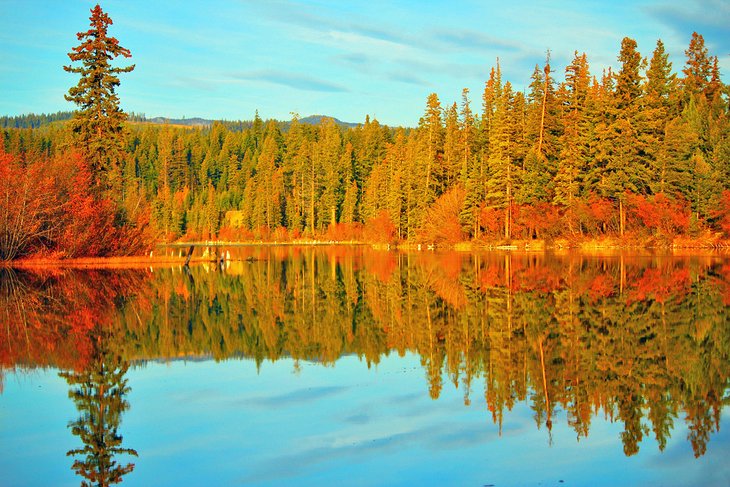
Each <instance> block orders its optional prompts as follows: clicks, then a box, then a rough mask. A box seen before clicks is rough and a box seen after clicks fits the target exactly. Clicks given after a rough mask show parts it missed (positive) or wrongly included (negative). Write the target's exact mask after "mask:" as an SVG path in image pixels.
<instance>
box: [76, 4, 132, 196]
mask: <svg viewBox="0 0 730 487" xmlns="http://www.w3.org/2000/svg"><path fill="white" fill-rule="evenodd" d="M89 20H90V21H91V28H90V29H89V30H87V31H86V32H79V33H78V34H76V37H77V38H78V40H79V41H80V42H81V43H80V44H79V45H78V46H76V47H74V48H72V49H71V52H70V53H68V57H69V58H70V59H71V61H72V62H74V63H77V62H78V63H81V66H78V67H74V66H64V67H63V69H64V70H65V71H67V72H69V73H74V74H78V75H80V79H79V82H78V84H77V85H76V86H73V87H71V88H70V89H69V91H68V95H66V100H68V101H70V102H73V103H75V104H76V105H78V107H79V110H78V111H77V112H76V113H75V114H74V118H73V119H72V121H71V127H72V130H73V133H74V134H75V136H76V145H77V147H78V148H79V150H80V151H81V153H82V155H83V156H84V157H85V158H86V160H87V161H88V163H89V164H90V166H91V168H92V178H93V182H94V183H95V184H96V185H97V187H99V188H101V189H102V190H112V191H113V193H112V194H113V195H116V196H117V197H118V196H119V195H120V194H121V183H122V181H121V180H122V173H121V167H122V163H123V158H124V144H125V141H124V121H125V120H126V119H127V115H126V114H125V113H124V112H123V111H122V110H121V108H119V97H118V96H117V93H116V88H117V87H118V86H119V78H118V76H117V75H118V74H120V73H128V72H130V71H132V70H133V69H134V65H130V66H126V67H114V66H112V64H111V61H112V60H113V59H114V58H116V57H118V56H122V57H125V58H129V57H131V56H132V54H131V52H130V51H129V49H126V48H124V47H122V46H120V45H119V41H118V40H117V39H115V38H114V37H110V36H109V35H108V33H107V31H108V28H109V26H110V25H112V19H111V18H110V17H109V16H108V15H107V14H106V13H104V11H103V10H102V9H101V7H100V6H99V5H96V7H94V8H93V9H91V17H89Z"/></svg>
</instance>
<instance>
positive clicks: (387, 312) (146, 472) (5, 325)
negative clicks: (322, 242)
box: [0, 246, 730, 487]
mask: <svg viewBox="0 0 730 487" xmlns="http://www.w3.org/2000/svg"><path fill="white" fill-rule="evenodd" d="M226 250H228V252H229V253H230V256H231V260H230V261H227V262H225V263H223V264H222V265H215V264H212V263H211V264H209V263H204V264H195V265H192V266H191V267H190V268H189V269H186V268H183V267H153V268H135V269H117V270H79V269H77V270H73V269H61V268H46V269H38V270H33V271H30V270H19V269H18V270H10V269H0V472H2V474H0V484H1V485H3V486H35V485H38V486H45V485H54V486H63V485H79V484H80V483H81V482H82V481H88V482H90V483H91V484H92V485H109V484H113V483H115V482H118V481H121V482H122V483H123V485H135V486H136V485H140V486H147V485H175V486H179V485H318V486H321V485H343V484H344V485H459V486H461V485H465V486H470V485H473V486H496V487H501V486H512V485H515V486H522V485H535V486H537V485H541V486H571V485H572V486H576V485H592V486H595V485H606V486H609V485H610V486H615V485H663V486H686V485H710V486H712V485H718V486H726V485H730V463H729V462H728V461H727V458H729V457H730V434H728V429H729V428H730V413H729V412H728V403H729V402H730V394H729V390H730V389H729V387H728V386H729V385H730V256H728V255H727V254H724V255H722V254H701V255H684V256H677V255H655V254H651V253H648V252H634V253H631V254H629V253H617V254H607V255H603V256H595V255H580V254H518V253H514V254H511V253H483V254H476V253H474V254H472V253H434V252H414V253H399V252H392V251H391V252H387V251H374V250H370V249H368V248H365V247H344V246H343V247H291V246H281V247H230V248H228V249H226Z"/></svg>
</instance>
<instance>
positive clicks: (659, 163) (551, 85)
mask: <svg viewBox="0 0 730 487" xmlns="http://www.w3.org/2000/svg"><path fill="white" fill-rule="evenodd" d="M685 53H686V62H685V65H684V66H683V67H681V69H679V70H677V69H675V68H674V67H673V66H672V65H671V63H670V62H669V61H668V55H667V53H666V52H665V48H664V45H663V44H662V42H661V41H658V42H657V44H656V48H655V49H654V51H653V53H651V55H649V56H648V57H646V58H645V57H643V55H642V54H641V53H639V52H638V51H637V45H636V42H635V41H634V40H632V39H630V38H624V39H623V41H622V42H621V45H620V51H619V55H618V63H617V68H616V69H615V70H607V71H604V72H601V73H596V72H593V71H592V70H591V68H590V65H589V57H588V55H586V54H585V53H579V52H576V53H575V55H574V58H573V60H572V62H571V63H570V64H569V65H568V66H567V67H566V68H565V72H564V73H558V72H554V71H553V68H552V67H551V65H550V59H549V58H548V60H547V61H546V63H545V64H544V65H543V66H535V70H534V72H533V73H532V76H531V77H530V78H529V79H530V82H529V87H528V89H527V90H526V91H525V92H524V93H523V92H521V91H517V90H515V89H514V88H513V85H512V83H511V82H510V81H507V80H503V79H502V74H501V70H500V65H499V63H497V64H496V65H495V66H494V67H493V68H492V70H491V74H490V76H489V79H488V80H487V81H486V83H485V87H484V91H483V93H480V94H478V95H477V97H478V98H477V97H473V95H472V94H471V93H470V92H469V90H467V89H464V91H463V93H462V96H461V100H459V102H455V103H442V102H441V100H440V99H439V97H438V96H437V95H436V94H435V93H434V94H431V95H429V96H428V98H427V100H426V106H425V109H424V113H423V116H422V118H421V119H420V120H419V121H418V123H417V126H415V127H413V128H391V127H386V126H383V125H381V124H379V123H378V121H377V120H373V119H370V118H367V119H366V120H365V122H364V123H362V124H361V125H359V126H357V127H354V128H348V127H346V126H342V125H338V124H336V123H335V122H334V121H333V120H331V119H327V118H323V119H322V120H321V122H320V123H319V124H318V125H310V124H306V123H302V122H301V121H298V120H296V119H294V120H292V121H291V123H290V124H280V123H278V122H275V121H268V122H266V121H263V120H261V119H260V118H259V117H258V114H257V115H256V117H255V119H254V120H253V123H243V122H241V123H238V124H236V123H231V122H229V123H219V122H217V123H214V124H213V125H212V126H210V127H182V126H177V125H172V124H166V125H155V124H150V123H142V122H127V124H126V128H125V140H126V143H125V144H126V145H125V147H126V151H125V153H124V156H123V160H122V161H121V162H120V163H119V164H117V165H116V166H114V168H113V174H112V173H110V174H109V178H110V181H112V182H113V184H111V185H110V188H111V192H107V193H105V195H104V196H105V198H106V201H108V203H109V205H110V207H111V208H116V210H115V211H113V212H111V213H109V214H107V216H106V217H105V218H107V219H109V222H108V223H109V225H111V226H115V227H119V228H121V227H124V226H127V227H131V228H135V230H136V231H137V233H136V234H135V239H136V240H135V241H139V240H140V239H142V240H144V241H145V242H147V243H149V242H151V241H172V240H176V239H181V238H184V239H192V240H198V239H205V240H208V239H216V238H217V239H221V240H272V241H274V240H275V241H282V240H288V239H296V238H317V239H327V240H351V239H353V240H361V241H373V242H396V241H400V242H405V241H407V242H423V243H435V244H437V245H438V244H444V245H450V244H454V243H457V242H460V241H469V240H472V241H475V242H477V243H478V242H509V241H511V240H515V239H520V240H532V239H538V240H547V241H554V240H556V239H560V240H561V241H566V242H568V243H570V242H577V241H580V240H584V239H588V238H606V237H608V238H611V239H614V240H615V241H618V242H629V241H630V242H637V241H640V242H643V243H645V244H646V243H649V244H652V245H655V244H660V245H668V244H671V243H672V241H673V239H676V238H677V237H681V238H682V239H684V240H685V241H687V240H689V239H694V240H695V241H698V240H703V241H706V242H715V241H717V239H718V238H721V234H722V233H723V232H724V235H725V238H727V236H728V235H730V192H728V190H730V138H729V137H728V135H729V133H730V122H729V121H728V115H729V112H728V97H729V95H730V91H729V90H728V86H727V85H725V84H724V83H723V82H722V80H721V77H720V71H719V66H718V58H717V57H716V56H713V55H710V54H709V53H708V50H707V48H706V47H705V45H704V40H703V38H702V36H701V35H698V34H694V35H693V36H692V38H691V40H690V44H689V47H688V48H687V50H686V51H685ZM503 62H509V60H504V61H503ZM528 77H529V73H526V74H525V78H526V79H527V78H528ZM520 81H522V80H520ZM3 142H4V144H3V145H4V149H3V152H1V153H0V172H2V174H3V175H2V177H0V181H2V182H0V196H2V198H3V200H5V201H10V200H12V201H11V202H10V203H6V206H3V208H4V210H3V211H4V215H0V226H2V225H5V226H8V225H9V224H10V223H9V222H11V221H12V218H13V214H14V213H13V211H16V213H17V211H21V210H20V209H19V208H24V207H23V206H22V201H21V199H19V198H18V197H17V196H18V194H19V191H18V188H19V185H21V182H22V181H31V180H32V179H33V178H36V179H38V180H40V181H45V182H46V183H47V184H48V185H50V186H53V187H54V188H55V189H53V190H52V191H53V194H55V195H57V198H59V199H58V200H57V201H55V202H53V203H51V207H50V208H51V209H53V208H59V207H62V206H63V205H67V202H68V201H69V199H73V197H74V195H75V193H76V192H77V191H81V192H82V193H83V191H84V189H83V188H81V186H79V185H82V183H83V181H81V180H80V179H79V176H78V174H77V177H76V178H75V179H74V177H73V174H75V172H74V171H77V172H78V173H82V172H83V171H80V172H79V171H78V170H76V169H69V168H68V167H67V166H69V165H70V166H73V164H70V163H69V162H68V161H69V159H70V158H71V152H70V151H71V149H70V147H71V146H72V144H71V135H70V133H69V131H68V129H67V128H66V127H65V126H63V125H58V124H51V125H42V126H41V127H40V128H34V129H16V128H11V127H9V128H5V129H3ZM58 165H61V166H63V167H66V169H64V170H62V171H61V172H62V173H63V174H65V175H66V176H65V178H66V180H67V182H66V183H63V184H66V185H65V186H63V184H62V182H59V180H58V179H54V180H53V181H46V179H45V178H46V177H47V176H49V175H51V174H54V170H55V169H53V168H54V167H57V166H58ZM29 177H30V178H31V180H28V178H29ZM81 179H83V177H82V178H81ZM74 181H75V182H74ZM31 183H32V181H31ZM31 183H29V188H30V189H38V188H40V187H42V185H39V184H31ZM44 184H45V183H44ZM59 184H61V186H59ZM79 188H81V189H79ZM43 191H45V192H47V191H50V190H49V189H46V190H43ZM6 198H10V200H8V199H6ZM59 202H60V204H59ZM16 204H17V205H20V206H19V208H15V209H14V205H16ZM54 205H55V206H54ZM79 205H80V206H78V208H77V209H76V210H74V209H73V208H71V206H73V205H71V206H68V205H67V206H68V207H69V208H71V211H66V212H64V214H65V215H66V217H67V218H68V217H69V215H73V214H74V211H77V212H79V214H83V212H84V211H86V209H84V206H83V204H82V203H79ZM38 211H40V212H43V211H44V210H40V209H39V210H38ZM105 211H106V210H105ZM110 211H111V210H110ZM112 214H113V215H112ZM110 215H112V216H110ZM79 218H80V219H85V218H86V216H84V217H81V216H80V217H79ZM42 219H43V218H40V220H42ZM39 224H40V225H41V227H42V226H43V225H42V222H41V223H39ZM66 227H67V224H65V223H64V224H63V225H62V226H61V227H59V228H55V229H54V230H53V231H50V232H45V233H43V235H42V236H41V237H42V238H36V239H35V240H34V239H30V240H29V242H30V243H29V245H30V246H29V247H26V248H25V249H24V250H23V251H21V252H20V253H21V254H22V253H27V252H29V251H32V248H33V247H34V246H35V247H39V246H43V245H46V246H49V245H51V244H50V242H52V241H54V239H56V240H57V239H58V238H59V237H58V235H60V234H59V233H58V232H63V231H64V228H66ZM110 228H111V227H110ZM54 232H55V233H54ZM69 238H70V237H69ZM125 238H127V239H128V238H129V237H128V236H127V237H125ZM39 242H40V243H39ZM140 245H141V244H140ZM140 245H137V246H136V247H135V249H134V250H137V249H139V248H141V246H143V245H141V246H140ZM105 249H106V250H104V251H103V252H102V251H101V250H98V251H96V252H97V253H99V252H101V253H104V252H106V253H110V252H111V253H114V252H118V251H120V247H119V246H118V245H116V244H114V245H112V244H110V245H107V246H106V247H105ZM86 252H92V250H87V251H86ZM66 254H68V252H66ZM7 255H9V254H6V257H7Z"/></svg>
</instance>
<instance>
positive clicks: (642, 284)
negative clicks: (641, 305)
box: [629, 267, 691, 303]
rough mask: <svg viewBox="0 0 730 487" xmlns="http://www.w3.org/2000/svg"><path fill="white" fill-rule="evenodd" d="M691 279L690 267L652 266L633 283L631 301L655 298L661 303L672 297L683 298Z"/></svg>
mask: <svg viewBox="0 0 730 487" xmlns="http://www.w3.org/2000/svg"><path fill="white" fill-rule="evenodd" d="M690 284H691V281H690V276H689V269H688V268H686V267H682V268H679V269H672V268H661V269H660V268H650V269H646V270H644V273H643V274H642V275H641V277H640V278H639V279H637V280H635V281H633V282H632V283H631V288H632V294H631V296H630V297H629V299H630V300H631V301H644V300H646V299H649V298H653V299H654V300H655V301H657V302H659V303H664V302H666V301H667V300H668V299H669V298H670V297H679V298H683V297H684V296H685V295H686V294H687V292H688V291H689V287H690Z"/></svg>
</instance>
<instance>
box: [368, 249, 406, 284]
mask: <svg viewBox="0 0 730 487" xmlns="http://www.w3.org/2000/svg"><path fill="white" fill-rule="evenodd" d="M397 258H398V254H396V253H395V252H366V253H365V254H364V255H363V266H364V268H365V269H366V270H367V272H369V273H371V274H373V275H374V276H375V277H377V278H378V280H380V282H388V281H389V280H390V278H391V276H392V275H393V272H395V270H396V269H397V268H398V260H397Z"/></svg>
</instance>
